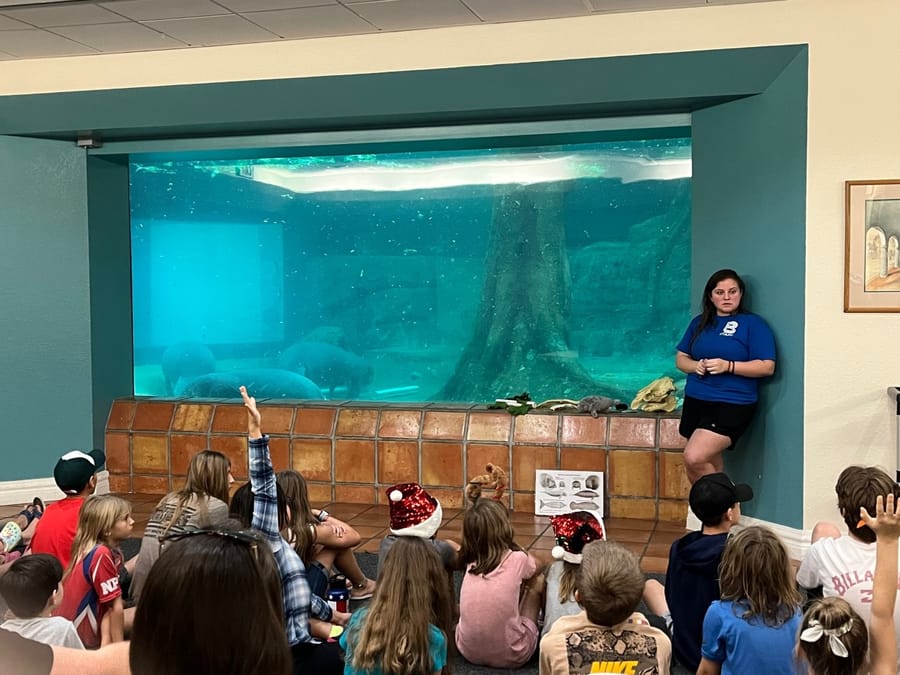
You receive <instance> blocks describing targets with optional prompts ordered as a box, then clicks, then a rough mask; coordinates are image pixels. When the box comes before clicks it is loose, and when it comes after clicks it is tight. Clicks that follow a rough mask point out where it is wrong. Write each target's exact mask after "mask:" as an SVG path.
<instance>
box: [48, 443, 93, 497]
mask: <svg viewBox="0 0 900 675" xmlns="http://www.w3.org/2000/svg"><path fill="white" fill-rule="evenodd" d="M104 464H106V455H105V454H104V453H103V451H102V450H88V451H87V452H84V451H83V450H70V451H69V452H67V453H66V454H64V455H63V456H62V457H60V458H59V461H58V462H57V463H56V467H54V469H53V479H54V480H55V481H56V485H57V486H58V487H59V489H60V490H62V491H63V492H65V493H66V494H67V495H77V494H78V493H79V492H81V491H82V490H84V486H85V485H87V484H88V481H89V480H90V479H91V476H93V475H94V474H95V473H97V472H98V471H100V469H102V468H103V465H104Z"/></svg>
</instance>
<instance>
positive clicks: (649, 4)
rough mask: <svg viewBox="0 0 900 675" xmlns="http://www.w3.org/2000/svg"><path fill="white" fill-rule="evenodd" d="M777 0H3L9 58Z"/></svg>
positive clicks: (0, 9)
mask: <svg viewBox="0 0 900 675" xmlns="http://www.w3.org/2000/svg"><path fill="white" fill-rule="evenodd" d="M771 1H777V0H108V1H107V2H90V1H86V0H63V1H61V2H60V1H57V2H51V1H50V0H0V60H10V59H39V58H47V57H58V56H79V55H85V54H103V53H120V52H135V51H150V50H157V49H186V48H190V47H206V46H213V45H231V44H241V43H248V42H278V41H280V40H296V39H302V38H312V37H324V36H334V35H357V34H362V33H382V32H392V31H404V30H417V29H423V28H438V27H446V26H463V25H474V24H481V23H508V22H514V21H532V20H535V19H551V18H560V17H572V16H590V15H594V14H604V13H610V12H632V11H644V10H651V9H672V8H679V7H711V6H715V5H728V4H740V3H748V2H771Z"/></svg>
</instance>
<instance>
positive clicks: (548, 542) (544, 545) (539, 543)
mask: <svg viewBox="0 0 900 675" xmlns="http://www.w3.org/2000/svg"><path fill="white" fill-rule="evenodd" d="M551 532H552V530H551ZM554 546H556V537H554V536H552V535H551V536H547V535H546V534H545V535H542V536H540V537H538V538H537V539H535V540H534V543H533V544H532V545H531V550H532V551H535V550H537V551H549V550H550V549H552V548H553V547H554Z"/></svg>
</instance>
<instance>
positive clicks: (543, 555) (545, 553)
mask: <svg viewBox="0 0 900 675" xmlns="http://www.w3.org/2000/svg"><path fill="white" fill-rule="evenodd" d="M528 552H529V553H530V554H531V555H532V556H533V557H534V559H535V560H537V563H538V566H539V567H547V566H549V565H550V564H551V563H554V562H556V560H554V559H553V556H552V555H551V554H550V551H549V550H543V549H540V548H538V547H537V542H535V543H534V544H532V545H531V548H529V549H528Z"/></svg>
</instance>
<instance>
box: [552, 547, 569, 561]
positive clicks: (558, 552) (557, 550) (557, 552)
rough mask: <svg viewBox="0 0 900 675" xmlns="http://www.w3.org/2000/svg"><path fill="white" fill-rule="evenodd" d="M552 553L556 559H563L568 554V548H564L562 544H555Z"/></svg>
mask: <svg viewBox="0 0 900 675" xmlns="http://www.w3.org/2000/svg"><path fill="white" fill-rule="evenodd" d="M550 555H552V556H553V559H554V560H562V559H563V558H564V557H565V555H566V549H564V548H563V547H562V546H559V545H557V546H554V547H553V548H552V549H551V550H550Z"/></svg>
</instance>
